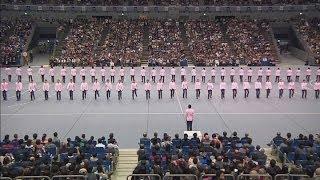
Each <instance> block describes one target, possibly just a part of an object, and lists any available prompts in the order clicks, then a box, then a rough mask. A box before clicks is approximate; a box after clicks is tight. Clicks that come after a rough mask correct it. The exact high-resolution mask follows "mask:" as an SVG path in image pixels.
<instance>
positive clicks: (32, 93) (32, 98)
mask: <svg viewBox="0 0 320 180" xmlns="http://www.w3.org/2000/svg"><path fill="white" fill-rule="evenodd" d="M30 98H31V101H33V100H35V99H36V97H35V95H34V91H30Z"/></svg>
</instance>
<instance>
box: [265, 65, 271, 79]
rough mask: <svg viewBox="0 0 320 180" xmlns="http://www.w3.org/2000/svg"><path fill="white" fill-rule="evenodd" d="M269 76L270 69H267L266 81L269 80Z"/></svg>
mask: <svg viewBox="0 0 320 180" xmlns="http://www.w3.org/2000/svg"><path fill="white" fill-rule="evenodd" d="M270 76H271V69H270V68H268V69H267V70H266V81H268V80H270Z"/></svg>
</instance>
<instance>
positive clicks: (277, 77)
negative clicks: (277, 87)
mask: <svg viewBox="0 0 320 180" xmlns="http://www.w3.org/2000/svg"><path fill="white" fill-rule="evenodd" d="M280 76H281V70H280V68H277V70H276V80H275V82H277V83H279V81H280Z"/></svg>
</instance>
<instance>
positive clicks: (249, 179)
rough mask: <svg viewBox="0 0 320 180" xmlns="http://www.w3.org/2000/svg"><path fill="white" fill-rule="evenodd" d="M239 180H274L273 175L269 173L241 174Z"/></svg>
mask: <svg viewBox="0 0 320 180" xmlns="http://www.w3.org/2000/svg"><path fill="white" fill-rule="evenodd" d="M237 179H238V180H272V177H271V176H270V175H268V174H241V175H239V176H238V178H237Z"/></svg>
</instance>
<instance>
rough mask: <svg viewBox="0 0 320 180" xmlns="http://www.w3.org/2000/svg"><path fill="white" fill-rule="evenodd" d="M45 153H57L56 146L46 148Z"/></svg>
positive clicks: (52, 154) (53, 154) (51, 154)
mask: <svg viewBox="0 0 320 180" xmlns="http://www.w3.org/2000/svg"><path fill="white" fill-rule="evenodd" d="M47 154H49V155H50V156H55V155H56V154H57V148H56V147H52V148H48V149H47Z"/></svg>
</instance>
